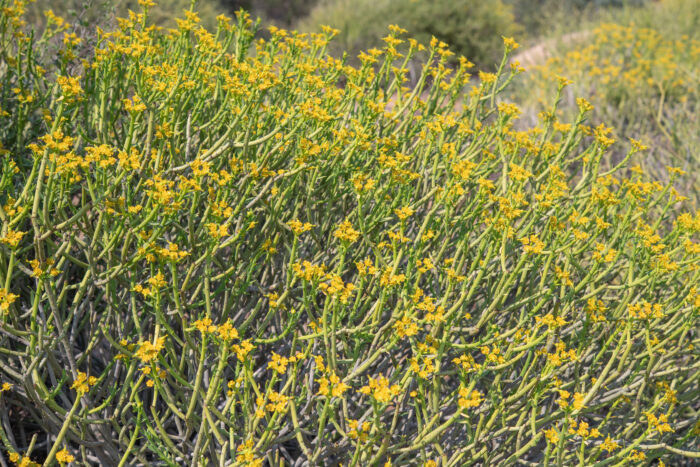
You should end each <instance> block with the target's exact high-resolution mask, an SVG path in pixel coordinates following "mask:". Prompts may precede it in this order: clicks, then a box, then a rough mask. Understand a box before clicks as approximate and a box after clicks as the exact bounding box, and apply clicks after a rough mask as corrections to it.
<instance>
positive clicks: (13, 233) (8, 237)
mask: <svg viewBox="0 0 700 467" xmlns="http://www.w3.org/2000/svg"><path fill="white" fill-rule="evenodd" d="M24 234H26V232H20V231H17V230H8V231H7V233H6V234H5V235H4V236H3V237H2V238H0V242H2V243H4V244H6V245H8V246H9V247H10V248H16V247H17V245H19V242H20V240H22V237H24Z"/></svg>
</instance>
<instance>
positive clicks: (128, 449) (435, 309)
mask: <svg viewBox="0 0 700 467" xmlns="http://www.w3.org/2000/svg"><path fill="white" fill-rule="evenodd" d="M146 3H147V2H146ZM0 5H1V6H2V7H3V9H2V10H0V11H2V17H1V18H0V38H1V40H2V41H3V44H5V45H6V46H5V47H4V48H3V54H2V57H1V62H0V73H1V74H0V80H1V81H2V96H1V97H2V98H1V100H0V106H1V108H2V112H0V113H1V114H2V117H1V118H2V120H0V141H2V144H3V154H2V157H3V171H2V176H1V178H0V187H1V193H2V203H1V205H2V209H1V210H0V213H1V216H0V217H1V220H2V231H0V235H1V236H0V248H1V249H0V281H1V283H2V284H3V288H2V289H0V330H1V331H2V332H0V388H1V390H2V392H0V404H1V405H2V416H1V417H0V441H1V442H2V444H3V446H4V448H5V450H6V452H7V457H8V458H9V459H10V460H11V461H13V462H16V463H18V464H20V465H29V464H30V463H31V462H36V461H40V462H44V463H45V464H46V465H50V464H55V463H56V462H60V463H62V464H65V463H66V462H69V461H71V460H77V462H80V463H83V464H101V465H149V464H150V465H165V464H167V465H184V464H188V465H227V464H231V463H235V464H237V465H263V463H266V464H267V465H281V464H282V463H283V462H284V463H286V464H295V465H302V464H304V463H305V462H306V463H307V464H308V465H321V464H324V465H337V464H339V463H340V462H342V463H343V464H344V465H375V464H377V463H379V462H382V463H387V462H393V463H394V464H395V465H417V464H422V465H437V463H441V464H442V465H464V464H466V463H480V464H487V465H515V464H519V465H520V464H524V463H533V462H536V463H545V464H546V463H548V462H549V463H557V464H558V465H571V464H573V463H581V464H584V465H591V464H597V465H606V464H610V463H613V462H615V463H625V462H632V461H633V460H634V461H638V460H641V459H644V458H646V459H649V460H650V459H654V458H660V457H663V458H664V459H666V460H670V461H679V462H680V461H682V460H683V459H689V458H690V456H697V452H698V441H697V440H698V438H697V434H698V430H699V429H700V427H699V426H698V425H697V410H698V407H697V400H698V396H699V394H698V384H699V383H698V381H699V380H698V378H697V376H698V363H697V361H698V358H697V357H698V348H699V347H698V343H699V342H698V340H699V339H698V338H699V336H698V326H697V317H698V308H700V294H699V292H698V289H697V284H698V278H699V277H698V276H699V275H700V273H699V272H698V265H699V262H700V246H699V244H698V232H699V231H700V213H698V212H691V211H689V210H688V208H687V207H685V205H684V204H683V202H682V201H681V199H680V197H679V194H678V193H677V192H676V191H674V188H673V186H674V183H676V180H677V177H679V176H680V175H679V171H678V170H676V169H671V171H672V172H673V174H674V175H673V176H672V177H671V180H670V181H669V182H668V183H664V184H662V183H659V182H656V181H653V180H650V179H649V178H648V177H647V176H646V175H645V174H644V173H643V172H642V171H641V170H638V169H634V170H629V171H628V170H627V167H628V166H627V160H625V161H624V162H623V163H621V164H620V166H619V167H612V168H608V167H603V166H602V165H601V159H602V158H603V156H604V154H605V152H606V148H607V147H608V146H609V145H610V144H611V141H610V138H609V137H608V135H607V133H606V131H605V129H601V128H598V129H596V130H595V131H592V134H591V136H590V137H589V136H586V135H587V134H588V133H589V132H590V131H589V129H588V128H587V127H586V126H585V123H584V122H585V119H586V118H587V115H588V112H589V107H590V105H589V104H588V103H587V102H586V101H584V100H581V101H579V104H580V111H579V112H578V113H577V115H576V116H575V118H574V119H573V120H571V121H569V122H560V121H558V120H556V119H554V118H552V117H551V116H552V115H554V114H555V111H556V109H555V108H552V109H551V112H550V114H548V115H544V118H543V120H542V121H541V122H538V123H537V124H536V125H535V126H533V127H532V128H531V129H529V130H527V131H516V130H514V129H513V125H512V122H513V121H514V120H515V119H517V117H518V113H519V109H518V107H517V106H516V105H514V104H512V103H504V102H500V103H499V102H498V101H497V96H498V95H499V93H500V92H502V91H503V89H504V88H505V87H506V86H507V85H508V84H509V82H510V81H511V80H513V79H515V76H516V74H517V73H518V69H517V67H513V68H510V67H507V66H504V64H505V60H506V59H507V56H504V58H503V60H502V62H501V65H502V66H501V67H499V69H498V72H497V73H493V74H491V73H483V72H482V73H479V76H480V83H479V84H477V85H475V86H474V87H472V88H470V89H468V90H465V84H467V83H468V81H469V78H468V69H469V65H470V64H469V63H468V62H467V61H466V60H463V61H462V63H461V66H460V67H459V68H457V69H452V68H450V67H447V66H446V61H447V59H448V58H449V52H448V50H447V49H446V48H445V47H444V46H443V45H441V44H440V43H439V42H438V41H437V40H436V41H433V42H432V43H431V44H430V45H429V46H428V52H429V55H430V57H429V60H428V61H427V62H425V64H424V66H423V68H422V73H421V78H420V79H419V80H418V86H417V87H416V88H415V89H404V88H403V87H402V82H403V77H404V75H405V69H406V68H405V63H406V61H407V60H410V59H411V57H412V56H413V54H415V53H416V51H417V50H418V48H419V47H420V46H419V45H418V44H417V43H414V42H410V41H408V42H406V43H404V42H402V41H403V40H402V39H401V38H400V37H399V33H400V29H399V28H397V27H392V29H391V32H390V33H389V34H388V36H387V37H386V39H385V42H386V45H385V46H384V47H383V48H382V50H380V51H377V52H370V53H367V54H364V55H363V58H362V64H361V65H360V66H358V67H351V66H348V65H346V64H344V63H342V62H341V61H338V60H336V59H334V58H332V57H330V56H328V55H327V54H326V53H325V47H326V44H327V41H328V40H329V39H330V38H331V36H332V35H333V31H332V30H331V29H328V28H326V29H325V30H324V32H323V33H319V34H314V35H312V36H310V37H305V36H302V35H299V34H295V33H290V32H287V31H283V30H278V29H276V28H272V29H271V31H270V34H271V37H270V39H269V40H267V41H265V40H256V35H255V27H254V25H253V23H252V21H250V19H249V18H248V17H247V16H246V15H245V14H240V15H239V16H238V17H237V19H236V20H235V21H234V22H230V21H229V20H227V19H225V18H221V19H220V22H219V26H218V29H217V31H216V32H215V33H214V34H210V33H209V32H207V31H206V30H203V29H201V28H199V27H198V24H197V23H198V18H197V16H196V14H195V13H193V12H191V11H188V12H187V13H186V17H185V18H183V19H181V20H179V21H178V27H177V29H174V30H172V31H158V30H156V29H154V28H152V27H150V26H148V25H149V22H148V20H147V18H146V17H145V16H142V15H145V13H138V14H135V15H133V16H132V17H131V18H130V19H123V20H121V21H119V29H118V30H116V31H113V32H110V33H99V34H98V35H97V42H96V47H95V48H94V49H93V50H92V51H91V55H90V56H88V57H87V58H85V59H84V60H80V59H79V58H77V56H78V54H79V53H82V52H81V51H80V50H79V48H80V46H81V44H80V43H79V41H78V40H77V38H76V37H74V36H72V35H70V33H69V32H68V31H64V30H63V27H62V26H60V24H61V22H60V20H57V19H53V20H52V22H51V23H50V29H49V30H48V31H46V32H44V34H43V35H41V36H40V38H38V39H37V37H38V36H32V35H30V34H27V32H26V31H24V30H23V29H22V27H21V22H20V21H19V15H20V13H21V11H20V10H21V2H20V1H16V2H14V3H10V2H9V1H8V0H0ZM54 35H58V38H59V39H61V41H60V43H61V44H63V46H62V48H61V51H60V53H59V54H57V55H56V54H54V53H53V52H52V50H51V49H49V48H47V44H48V42H49V41H50V38H51V37H52V36H54ZM505 43H506V47H507V50H509V49H512V48H514V47H515V44H514V42H513V41H512V40H510V39H506V40H505ZM402 55H403V56H402ZM428 77H430V80H429V79H428ZM428 82H429V83H430V85H428V84H426V83H428ZM339 83H343V84H344V85H343V86H339ZM562 87H563V83H562ZM559 91H560V92H562V89H561V88H560V89H559ZM420 96H426V97H425V98H421V97H420ZM642 150H643V148H642V147H641V145H640V144H639V143H637V142H634V141H633V142H632V144H631V147H630V149H629V154H628V157H629V159H633V158H635V157H636V155H635V153H636V152H638V151H642Z"/></svg>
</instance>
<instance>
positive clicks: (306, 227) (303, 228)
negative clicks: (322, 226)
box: [287, 219, 315, 235]
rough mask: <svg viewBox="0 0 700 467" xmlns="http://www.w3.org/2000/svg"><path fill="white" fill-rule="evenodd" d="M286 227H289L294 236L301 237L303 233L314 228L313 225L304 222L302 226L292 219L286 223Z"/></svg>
mask: <svg viewBox="0 0 700 467" xmlns="http://www.w3.org/2000/svg"><path fill="white" fill-rule="evenodd" d="M287 225H288V226H289V228H290V229H292V232H294V235H301V234H303V233H304V232H308V231H309V230H311V229H312V228H314V227H315V226H314V225H313V224H310V223H308V222H304V223H303V224H302V223H301V222H300V221H299V220H298V219H294V220H291V221H289V222H287Z"/></svg>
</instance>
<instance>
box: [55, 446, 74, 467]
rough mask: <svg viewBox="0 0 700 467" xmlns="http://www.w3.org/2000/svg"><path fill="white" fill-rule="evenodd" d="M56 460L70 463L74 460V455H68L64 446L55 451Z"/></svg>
mask: <svg viewBox="0 0 700 467" xmlns="http://www.w3.org/2000/svg"><path fill="white" fill-rule="evenodd" d="M56 460H57V461H58V462H60V463H61V464H70V463H71V462H73V461H74V460H75V457H73V456H72V455H70V454H69V453H68V450H67V449H66V448H63V449H61V450H60V451H58V452H57V453H56Z"/></svg>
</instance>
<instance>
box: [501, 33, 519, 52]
mask: <svg viewBox="0 0 700 467" xmlns="http://www.w3.org/2000/svg"><path fill="white" fill-rule="evenodd" d="M501 37H502V38H503V45H505V46H506V50H508V51H511V50H515V49H517V48H518V47H520V44H518V43H517V42H515V39H513V38H512V37H505V36H501Z"/></svg>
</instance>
